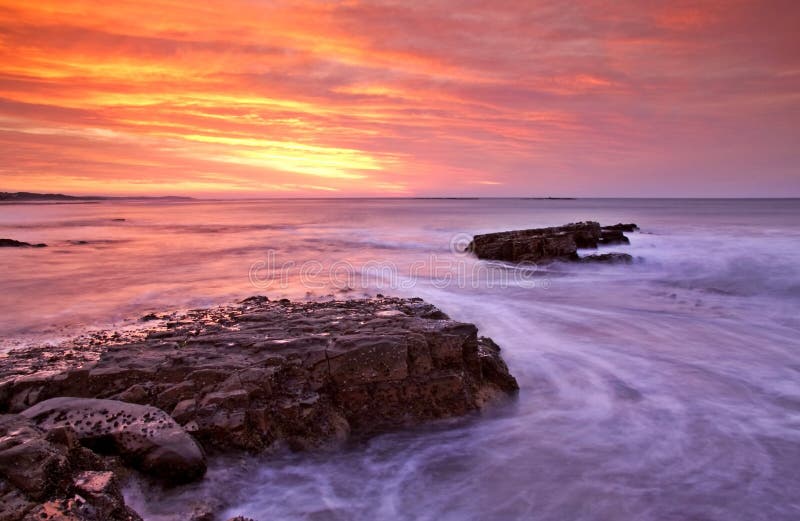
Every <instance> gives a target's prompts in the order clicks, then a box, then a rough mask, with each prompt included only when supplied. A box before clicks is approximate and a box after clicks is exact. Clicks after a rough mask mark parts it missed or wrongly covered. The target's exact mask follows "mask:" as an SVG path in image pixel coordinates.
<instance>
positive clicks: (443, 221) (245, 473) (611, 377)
mask: <svg viewBox="0 0 800 521" xmlns="http://www.w3.org/2000/svg"><path fill="white" fill-rule="evenodd" d="M798 217H800V203H798V201H793V200H785V201H675V200H652V201H642V200H580V201H534V200H527V201H526V200H506V201H497V200H471V201H441V200H439V201H437V200H416V201H414V200H383V201H376V200H359V201H249V202H235V203H232V202H192V203H155V204H154V203H147V204H145V203H135V202H124V203H123V202H114V203H112V202H105V203H100V204H91V205H42V206H33V205H15V206H13V207H10V206H9V207H1V206H0V237H11V238H14V239H18V240H25V241H29V242H46V243H48V244H49V245H50V246H49V247H48V248H46V249H37V250H10V249H7V250H4V251H0V262H1V263H2V265H3V267H4V268H5V269H4V272H5V273H7V274H8V275H7V276H6V277H5V278H4V279H3V282H2V286H0V289H2V293H0V332H2V333H3V334H2V337H3V338H4V342H5V345H6V347H7V346H8V345H12V344H13V343H14V342H22V341H24V340H25V339H31V338H35V339H41V338H55V337H58V336H59V335H62V334H70V333H72V332H76V331H80V330H81V329H83V328H85V327H86V326H106V325H109V324H117V325H119V324H124V323H126V320H128V319H130V318H131V317H134V318H135V317H137V316H140V315H142V314H144V313H146V312H148V311H154V310H169V309H174V308H184V307H196V306H201V305H209V304H214V303H218V302H225V301H229V300H233V299H237V298H241V297H244V296H248V295H250V294H253V293H265V294H267V295H269V296H270V297H282V296H289V297H293V298H304V297H306V293H307V292H310V293H311V295H308V296H309V297H310V298H323V297H324V296H325V295H327V294H329V293H334V294H336V295H337V297H340V298H344V297H349V296H359V295H360V294H362V293H367V294H374V293H376V292H377V291H380V292H382V293H386V294H401V295H406V296H412V295H413V296H421V297H424V298H425V299H427V300H429V301H431V302H433V303H435V304H437V305H439V306H440V307H441V308H442V309H444V310H445V311H446V312H447V313H449V314H450V315H451V316H453V317H454V318H457V319H459V320H465V321H470V322H474V323H476V324H477V325H478V326H479V327H480V329H481V333H482V334H486V335H488V336H491V337H493V338H494V339H495V340H496V341H497V342H498V343H499V344H500V345H501V346H502V347H503V348H504V355H505V358H506V360H507V361H508V363H509V366H510V368H511V370H512V372H513V373H514V374H515V375H516V376H517V379H518V380H519V383H520V385H521V386H522V391H521V393H520V397H519V400H518V402H517V403H516V404H514V405H513V406H510V407H508V408H505V409H502V410H499V411H495V412H494V414H490V415H487V416H486V417H483V418H472V419H466V420H460V421H456V422H450V423H448V424H446V425H433V426H429V427H426V428H424V429H421V430H417V431H411V432H403V433H394V434H390V435H385V436H381V437H378V438H376V439H373V440H372V441H370V442H368V443H367V444H365V445H364V446H359V447H353V448H352V449H350V450H345V451H342V452H337V453H333V454H316V455H314V454H311V455H309V454H303V455H293V454H279V455H276V456H272V457H270V458H267V459H260V460H256V459H245V460H244V461H239V460H236V461H235V462H232V461H231V460H219V461H216V462H214V464H213V465H212V469H211V471H210V473H209V476H208V479H207V480H206V482H205V483H203V484H201V485H197V486H194V487H190V488H187V489H181V490H173V491H170V492H156V491H148V492H147V494H148V495H147V497H148V499H147V500H145V499H144V496H143V495H141V493H140V491H137V489H135V488H133V489H131V490H130V491H129V498H130V500H131V501H132V502H133V503H134V506H135V507H136V508H137V509H139V510H140V511H141V512H143V513H144V514H146V517H147V518H149V519H159V518H162V519H163V517H162V515H163V514H166V513H171V512H174V508H175V505H176V504H186V503H187V502H190V501H192V500H198V499H199V498H205V499H210V500H217V501H219V502H220V504H226V505H227V508H228V510H227V512H226V514H228V515H231V516H232V515H234V514H245V515H249V516H251V517H254V518H256V519H259V520H267V519H319V520H324V519H336V520H338V519H342V520H345V519H347V520H349V519H364V520H366V519H408V520H412V519H431V520H433V519H436V520H441V519H445V520H449V519H453V520H462V519H476V520H477V519H480V520H484V519H486V520H489V519H492V520H493V519H540V520H559V521H560V520H565V519H592V520H595V519H598V520H599V519H603V520H605V519H636V520H665V519H666V520H669V519H675V520H685V519H720V520H723V519H724V520H731V519H740V520H748V521H749V520H757V519H764V520H767V519H769V520H775V519H780V520H784V519H785V520H794V519H800V500H798V499H797V497H796V496H797V494H796V492H795V491H796V489H797V488H798V486H800V474H799V473H798V471H797V468H798V465H800V378H799V376H800V374H798V373H800V321H798V318H797V309H798V304H800V268H798V266H797V263H796V257H797V255H798V253H800V230H798V229H797V227H796V224H797V222H800V219H798ZM118 218H124V219H125V221H113V220H112V219H118ZM584 219H593V220H599V221H600V222H602V223H615V222H619V221H622V222H637V223H639V225H640V226H641V228H642V233H636V234H632V235H631V239H632V244H631V245H630V246H626V247H620V248H616V247H615V248H614V249H616V250H620V251H627V252H629V253H631V254H633V255H635V256H638V257H641V258H642V259H643V261H642V262H640V263H637V264H636V265H634V266H608V267H605V266H559V267H553V268H549V269H547V270H544V269H543V270H540V272H539V273H538V274H537V277H538V278H537V280H539V279H541V280H546V281H547V284H523V283H514V280H515V279H513V278H506V279H504V280H505V281H506V282H508V281H510V283H504V284H502V285H498V284H494V283H491V282H492V281H490V280H488V279H487V278H486V277H489V275H488V274H489V273H491V271H487V270H484V269H478V270H472V269H471V268H473V267H475V265H478V267H481V266H483V263H478V262H476V261H474V260H473V259H470V258H465V257H458V256H456V255H455V254H453V253H452V252H450V250H449V247H448V245H449V241H450V239H451V238H452V237H453V236H454V235H456V234H457V233H469V234H473V233H481V232H486V231H494V230H503V229H512V228H519V227H534V226H543V225H557V224H563V223H566V222H570V221H576V220H584ZM82 240H85V241H87V242H88V244H80V245H76V244H71V243H70V242H69V241H82ZM270 252H274V255H275V257H276V259H277V261H278V262H280V263H284V262H290V261H291V262H294V263H296V264H302V263H303V262H304V261H317V262H319V263H320V264H321V265H323V266H330V265H331V264H334V263H336V262H338V261H347V262H349V263H350V264H351V265H353V266H355V267H358V266H363V265H364V264H366V263H368V262H370V261H385V262H386V263H393V265H395V266H396V270H397V271H396V276H397V279H396V280H395V282H396V281H406V282H407V281H408V280H411V281H412V282H413V284H406V285H400V284H394V287H393V288H392V287H386V280H387V279H386V278H385V277H381V276H379V275H376V276H370V277H365V278H363V279H359V280H366V281H368V285H369V287H367V288H361V287H356V288H352V289H353V290H352V291H349V292H346V293H342V292H340V289H341V288H340V286H337V285H335V284H328V285H327V286H324V285H322V286H319V287H314V288H311V289H309V288H308V287H304V286H303V285H302V284H300V278H299V275H298V274H297V273H293V274H290V276H289V277H287V279H286V283H285V284H284V285H283V286H272V287H269V288H266V289H256V288H253V286H252V285H251V282H250V280H249V271H250V267H251V266H252V265H253V263H255V262H258V261H260V260H264V259H266V258H267V256H268V255H269V254H270ZM432 253H433V254H435V255H436V258H437V259H440V260H441V259H444V260H446V261H457V262H460V263H463V265H464V266H466V268H468V269H467V271H466V273H469V274H476V275H474V277H475V278H476V279H478V280H469V281H468V282H469V284H450V285H446V284H441V283H440V282H441V281H440V280H439V279H438V278H437V277H436V276H435V275H436V274H435V273H434V270H432V269H431V266H430V264H431V262H430V260H429V259H430V255H431V254H432ZM420 262H421V263H422V265H423V266H424V268H423V269H420V270H416V269H412V268H413V267H414V266H417V265H419V263H420ZM471 276H472V275H471Z"/></svg>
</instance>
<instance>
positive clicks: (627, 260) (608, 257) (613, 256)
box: [581, 253, 633, 264]
mask: <svg viewBox="0 0 800 521" xmlns="http://www.w3.org/2000/svg"><path fill="white" fill-rule="evenodd" d="M581 262H601V263H606V264H631V263H633V256H631V255H628V254H627V253H600V254H596V255H585V256H583V257H581Z"/></svg>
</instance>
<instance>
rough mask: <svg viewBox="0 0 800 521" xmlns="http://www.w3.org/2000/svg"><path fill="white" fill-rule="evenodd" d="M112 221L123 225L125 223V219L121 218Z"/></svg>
mask: <svg viewBox="0 0 800 521" xmlns="http://www.w3.org/2000/svg"><path fill="white" fill-rule="evenodd" d="M111 220H112V221H113V222H116V223H122V222H125V219H121V218H117V219H111Z"/></svg>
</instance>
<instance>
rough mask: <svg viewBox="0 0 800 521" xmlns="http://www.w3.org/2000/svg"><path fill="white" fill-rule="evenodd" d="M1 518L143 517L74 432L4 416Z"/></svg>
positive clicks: (129, 520)
mask: <svg viewBox="0 0 800 521" xmlns="http://www.w3.org/2000/svg"><path fill="white" fill-rule="evenodd" d="M0 520H3V521H34V520H36V521H41V520H53V521H55V520H62V521H68V520H69V521H141V518H140V517H139V516H138V515H137V514H136V513H135V512H133V511H132V510H130V509H129V508H128V507H126V506H125V502H124V500H123V498H122V493H121V492H120V489H119V485H118V483H117V480H116V477H115V475H114V473H113V472H111V471H110V470H108V468H107V467H106V465H105V463H104V462H103V460H102V459H100V458H98V457H97V456H96V455H94V454H93V453H92V452H91V451H89V450H87V449H85V448H83V447H81V445H80V444H79V443H78V438H77V436H76V435H75V433H74V431H72V430H71V429H69V428H56V429H53V430H50V431H45V430H44V429H41V428H39V427H37V426H36V425H34V424H33V422H31V421H30V420H28V419H27V418H24V417H22V416H19V415H14V414H5V415H0Z"/></svg>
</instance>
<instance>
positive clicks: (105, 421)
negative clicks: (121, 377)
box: [21, 398, 206, 483]
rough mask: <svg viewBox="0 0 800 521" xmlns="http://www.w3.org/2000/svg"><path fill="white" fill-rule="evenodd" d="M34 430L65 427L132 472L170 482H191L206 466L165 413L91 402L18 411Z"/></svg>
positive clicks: (55, 402)
mask: <svg viewBox="0 0 800 521" xmlns="http://www.w3.org/2000/svg"><path fill="white" fill-rule="evenodd" d="M21 415H22V416H24V417H26V418H29V419H31V420H32V421H33V422H34V423H36V425H37V426H39V427H41V428H43V429H45V430H48V431H49V430H52V429H56V428H64V427H68V428H70V429H72V430H73V431H74V432H75V434H76V436H77V437H78V439H80V441H81V443H83V444H84V445H86V446H87V447H90V448H93V449H96V450H97V451H98V452H101V453H103V452H106V453H108V452H111V453H114V454H119V455H120V456H121V457H122V458H123V460H124V461H125V462H126V463H128V464H129V465H131V466H132V467H134V468H137V469H139V470H141V471H143V472H145V473H147V474H150V475H152V476H155V477H157V478H159V479H161V480H164V481H167V482H169V483H183V482H189V481H194V480H195V479H197V478H200V477H202V476H203V474H205V471H206V461H205V456H204V455H203V451H202V450H201V449H200V447H199V446H198V445H197V443H196V442H195V440H194V439H193V438H192V437H191V436H190V435H189V434H187V433H186V432H184V430H183V429H182V428H181V427H180V425H178V424H177V423H175V421H174V420H173V419H172V418H171V417H170V416H169V415H168V414H167V413H165V412H164V411H162V410H160V409H156V408H155V407H149V406H146V405H137V404H132V403H125V402H120V401H116V400H98V399H92V398H52V399H49V400H45V401H43V402H40V403H38V404H36V405H34V406H33V407H31V408H29V409H26V410H24V411H22V413H21Z"/></svg>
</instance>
